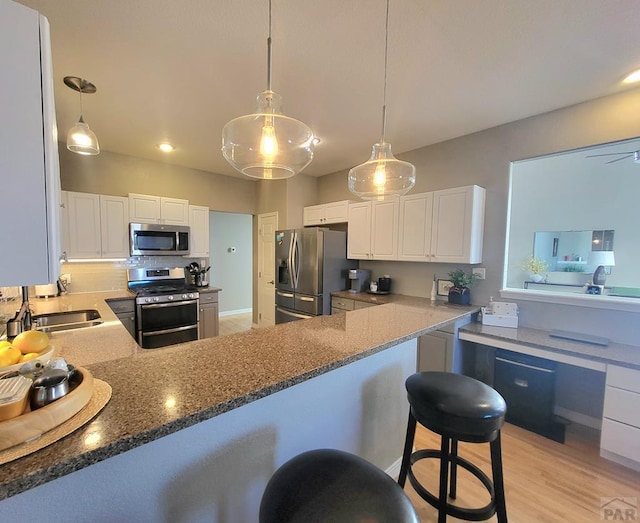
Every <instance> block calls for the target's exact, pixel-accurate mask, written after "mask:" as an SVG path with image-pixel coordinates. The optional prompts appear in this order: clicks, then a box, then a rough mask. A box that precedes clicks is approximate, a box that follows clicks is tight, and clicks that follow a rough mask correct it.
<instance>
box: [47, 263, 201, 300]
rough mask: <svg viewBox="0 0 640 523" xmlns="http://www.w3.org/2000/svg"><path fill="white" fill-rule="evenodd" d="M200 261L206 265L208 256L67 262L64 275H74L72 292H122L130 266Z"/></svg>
mask: <svg viewBox="0 0 640 523" xmlns="http://www.w3.org/2000/svg"><path fill="white" fill-rule="evenodd" d="M193 261H196V262H198V263H199V264H200V265H201V266H204V267H206V266H207V265H208V263H209V259H208V258H183V257H182V256H133V257H131V258H129V259H127V260H122V261H104V262H86V263H81V262H76V263H63V264H62V266H61V267H60V274H70V275H71V283H70V285H69V286H68V291H69V292H70V293H77V292H100V291H118V290H124V289H126V288H127V269H129V268H135V267H153V268H160V267H185V266H187V265H189V263H191V262H193Z"/></svg>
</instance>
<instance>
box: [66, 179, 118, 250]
mask: <svg viewBox="0 0 640 523" xmlns="http://www.w3.org/2000/svg"><path fill="white" fill-rule="evenodd" d="M66 214H67V218H66V220H67V227H68V228H67V231H66V236H67V251H66V252H67V257H68V258H69V259H95V258H126V257H128V256H129V238H128V227H129V200H128V198H125V197H121V196H107V195H100V194H90V193H79V192H71V191H67V192H66Z"/></svg>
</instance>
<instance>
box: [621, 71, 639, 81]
mask: <svg viewBox="0 0 640 523" xmlns="http://www.w3.org/2000/svg"><path fill="white" fill-rule="evenodd" d="M635 82H640V69H637V70H636V71H633V73H631V74H630V75H628V76H626V77H625V79H624V80H622V83H625V84H633V83H635Z"/></svg>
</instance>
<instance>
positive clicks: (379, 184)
mask: <svg viewBox="0 0 640 523" xmlns="http://www.w3.org/2000/svg"><path fill="white" fill-rule="evenodd" d="M388 47H389V0H387V16H386V29H385V40H384V91H383V101H382V138H381V139H380V142H379V143H376V144H374V145H373V150H372V152H371V158H369V160H368V161H366V162H365V163H363V164H360V165H358V166H356V167H353V168H352V169H351V170H350V171H349V190H350V191H351V192H352V193H353V194H355V195H356V196H359V197H360V198H362V199H363V200H384V199H385V198H387V197H397V196H402V195H403V194H406V193H407V192H408V191H409V190H410V189H411V188H412V187H413V186H414V185H415V184H416V168H415V167H414V166H413V165H412V164H410V163H409V162H403V161H402V160H398V159H397V158H396V157H395V156H393V153H392V152H391V144H390V143H387V142H386V141H385V128H386V124H387V105H386V103H387V56H388V54H389V53H388Z"/></svg>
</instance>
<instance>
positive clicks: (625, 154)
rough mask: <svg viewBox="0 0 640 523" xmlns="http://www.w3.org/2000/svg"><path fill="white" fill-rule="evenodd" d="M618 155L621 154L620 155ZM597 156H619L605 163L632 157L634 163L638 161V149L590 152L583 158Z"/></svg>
mask: <svg viewBox="0 0 640 523" xmlns="http://www.w3.org/2000/svg"><path fill="white" fill-rule="evenodd" d="M620 155H623V156H620ZM599 156H620V158H616V159H615V160H610V161H608V162H605V163H615V162H619V161H620V160H626V159H627V158H633V161H634V162H635V163H640V150H638V151H625V152H620V153H604V154H590V155H588V156H585V158H597V157H599Z"/></svg>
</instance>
